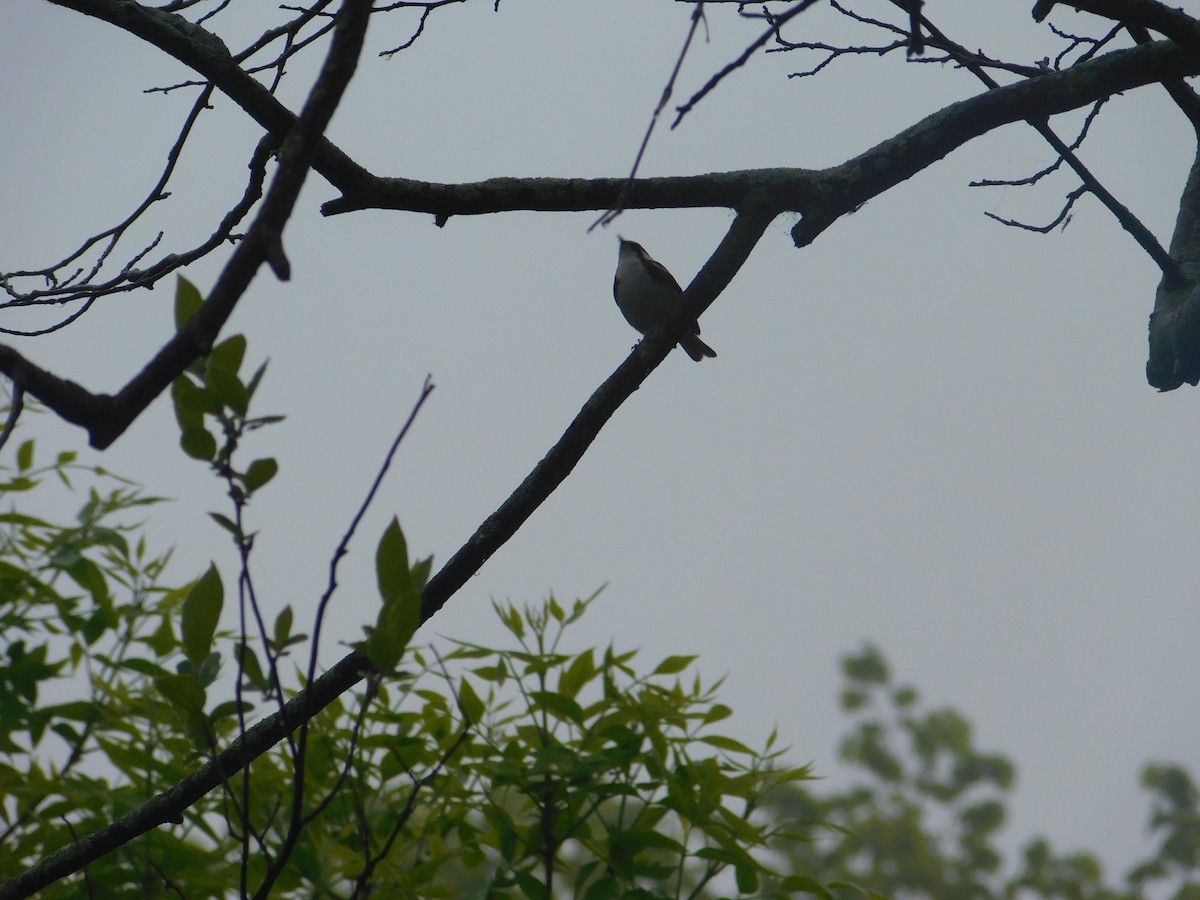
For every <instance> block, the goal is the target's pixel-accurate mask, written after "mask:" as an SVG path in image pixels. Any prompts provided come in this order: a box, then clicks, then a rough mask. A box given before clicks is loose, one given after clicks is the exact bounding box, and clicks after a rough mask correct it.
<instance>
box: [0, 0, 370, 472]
mask: <svg viewBox="0 0 1200 900" xmlns="http://www.w3.org/2000/svg"><path fill="white" fill-rule="evenodd" d="M134 5H136V4H134ZM360 8H361V9H362V10H364V11H363V12H362V13H361V19H360V16H359V14H358V11H359V9H360ZM369 14H370V2H369V0H347V2H346V5H345V6H344V7H343V12H342V13H341V14H340V15H342V16H343V17H345V18H344V21H343V22H341V23H340V24H339V27H338V29H337V30H336V31H335V33H334V39H333V43H332V45H331V46H330V50H329V56H328V57H327V58H326V61H325V65H324V67H323V68H322V70H321V73H320V75H319V76H318V78H317V80H316V82H315V83H314V84H313V89H312V92H311V93H310V94H309V97H308V100H307V101H306V102H305V106H304V111H303V112H302V113H301V116H300V118H299V119H298V120H297V121H296V124H295V127H294V128H293V129H292V130H291V132H290V133H289V134H288V136H287V138H286V139H285V140H284V141H283V144H282V146H281V148H280V150H279V169H278V171H277V172H276V174H275V178H274V180H273V181H272V183H271V187H270V189H269V190H268V191H267V196H266V199H265V200H264V201H263V205H262V208H261V209H260V210H259V212H258V215H257V216H256V217H255V220H254V223H253V225H251V226H250V230H249V231H248V232H247V233H246V237H245V239H244V240H243V241H242V242H241V243H240V244H239V245H238V247H237V249H236V250H234V252H233V255H232V256H231V257H230V259H229V262H228V263H227V264H226V265H225V268H224V269H223V270H222V272H221V276H220V277H219V278H218V279H217V283H216V284H215V285H214V286H213V289H212V291H211V292H210V293H209V296H208V299H207V300H206V301H205V303H204V306H203V307H202V308H201V310H200V312H198V313H197V314H196V315H195V316H194V317H193V318H192V319H191V321H189V322H188V323H187V324H186V325H185V326H184V327H183V328H182V329H180V330H179V332H177V333H176V335H175V336H174V337H173V338H171V340H169V341H168V342H167V343H166V344H165V345H164V346H163V347H162V349H161V350H159V351H158V353H157V354H155V356H154V358H153V359H151V360H150V362H149V363H148V364H147V365H146V367H145V368H144V369H142V371H141V372H139V373H138V374H137V375H135V376H134V377H133V378H132V379H131V380H130V381H129V383H128V384H126V385H125V387H124V388H122V389H121V391H120V392H119V393H117V394H116V395H110V394H92V393H91V392H89V391H87V390H86V389H85V388H83V387H81V386H80V385H78V384H76V383H74V382H73V381H69V380H67V379H65V378H60V377H59V376H57V375H54V374H53V373H51V372H48V371H46V370H44V369H41V368H40V367H38V366H36V365H34V364H33V363H32V362H30V361H29V360H27V359H25V358H24V357H23V356H22V355H21V354H20V353H18V352H17V351H16V350H14V349H12V348H11V347H6V346H3V345H0V372H3V373H4V374H5V375H7V376H8V377H10V378H12V379H13V380H14V381H16V382H18V383H19V384H21V385H22V386H23V387H24V388H25V390H27V391H28V392H29V393H31V394H33V395H34V396H36V397H37V398H38V399H40V400H41V401H42V402H43V403H45V404H46V405H47V406H49V407H50V408H51V409H53V410H54V411H55V412H56V413H58V415H59V416H60V417H62V418H63V419H65V420H66V421H68V422H72V423H74V424H76V425H80V426H82V427H83V428H85V429H87V431H88V439H89V442H90V443H91V445H92V446H93V447H97V448H101V449H102V448H104V447H107V446H109V445H110V444H111V443H112V442H113V441H115V440H116V439H117V438H118V437H120V435H121V434H122V433H123V432H124V431H125V429H126V428H128V427H129V425H130V423H132V422H133V420H134V419H136V418H137V417H138V416H139V415H140V414H141V412H142V410H144V409H145V408H146V407H147V406H149V405H150V403H151V402H152V401H153V400H154V399H155V398H156V397H157V396H158V395H159V394H161V393H162V392H163V391H164V390H165V389H166V388H167V387H168V386H169V385H170V384H171V382H172V381H174V380H175V378H177V377H178V376H179V375H180V374H181V373H182V372H183V370H184V369H185V368H187V366H188V365H189V364H190V363H191V362H192V361H193V360H195V359H197V358H199V357H201V356H204V355H205V354H207V353H208V352H209V350H211V349H212V345H213V343H214V341H215V340H216V337H217V335H218V334H219V333H220V331H221V328H222V327H223V326H224V324H225V322H226V320H228V318H229V316H230V315H231V314H232V313H233V310H234V307H235V306H236V305H237V303H238V301H239V300H240V299H241V298H242V295H243V294H244V293H245V291H246V289H247V288H248V287H249V286H250V282H251V281H252V280H253V278H254V276H255V275H256V274H257V272H258V269H259V267H260V266H261V265H262V264H263V263H264V262H266V263H268V264H270V265H271V267H272V269H274V270H275V273H276V274H277V275H278V276H279V277H280V278H281V279H284V280H286V279H287V277H288V264H287V259H286V256H285V255H284V253H283V229H284V226H285V225H286V223H287V220H288V218H289V217H290V216H291V214H292V210H293V208H294V207H295V204H296V198H297V197H298V196H299V194H300V188H301V187H302V186H303V184H304V180H305V178H306V177H307V175H308V171H309V169H310V167H311V165H312V163H313V158H314V155H315V154H316V153H317V152H318V144H319V142H320V141H321V135H322V134H323V133H324V130H325V128H326V127H327V126H328V124H329V121H330V119H331V118H332V117H333V112H334V110H335V109H336V108H337V105H338V103H339V101H340V100H341V98H342V94H343V93H344V92H345V89H346V85H348V84H349V82H350V78H351V77H352V76H353V74H354V69H355V66H356V65H357V62H358V56H359V53H360V52H361V49H362V41H363V35H364V34H365V29H366V17H367V16H369ZM181 21H182V20H181ZM352 25H353V26H354V27H353V28H352V27H351V26H352Z"/></svg>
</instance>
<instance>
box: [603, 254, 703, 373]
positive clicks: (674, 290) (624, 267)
mask: <svg viewBox="0 0 1200 900" xmlns="http://www.w3.org/2000/svg"><path fill="white" fill-rule="evenodd" d="M617 239H618V240H619V241H620V242H621V248H620V253H619V254H618V256H617V277H616V278H615V279H613V297H614V298H615V299H616V301H617V308H618V309H620V310H621V314H622V315H623V316H625V321H626V322H628V323H629V324H630V325H632V326H633V327H634V328H636V329H637V330H638V331H640V332H641V333H642V334H645V333H646V332H647V331H650V329H652V328H655V327H656V326H658V325H661V324H662V323H663V322H665V321H667V320H668V319H669V318H671V316H672V315H674V314H675V312H676V311H677V310H678V309H679V305H680V304H681V303H682V302H683V289H682V288H681V287H680V286H679V282H677V281H676V280H675V279H674V277H672V275H671V273H670V272H668V271H667V270H666V268H665V267H664V266H663V264H662V263H660V262H658V261H656V260H655V259H654V258H653V257H651V256H650V254H649V253H647V252H646V251H645V249H644V248H643V247H642V245H641V244H637V243H634V242H633V241H627V240H625V239H624V238H623V237H620V235H618V236H617ZM679 346H680V347H682V348H683V349H684V350H685V351H686V352H687V355H688V356H690V357H691V358H692V359H694V360H695V361H696V362H700V360H702V359H704V357H706V356H716V355H717V351H716V350H714V349H713V348H712V347H710V346H708V344H706V343H704V341H702V340H700V323H699V322H693V323H692V325H691V328H690V330H689V332H688V333H687V334H685V335H684V336H683V337H681V338H680V339H679Z"/></svg>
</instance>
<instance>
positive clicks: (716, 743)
mask: <svg viewBox="0 0 1200 900" xmlns="http://www.w3.org/2000/svg"><path fill="white" fill-rule="evenodd" d="M700 740H701V741H703V742H704V743H706V744H708V745H709V746H710V747H716V748H717V749H718V750H728V751H729V752H730V753H745V754H747V755H749V756H753V755H754V751H753V750H751V749H750V748H749V747H747V746H746V745H745V744H743V743H742V742H741V741H735V740H734V739H733V738H731V737H722V736H721V735H719V734H712V735H708V736H707V737H702V738H700Z"/></svg>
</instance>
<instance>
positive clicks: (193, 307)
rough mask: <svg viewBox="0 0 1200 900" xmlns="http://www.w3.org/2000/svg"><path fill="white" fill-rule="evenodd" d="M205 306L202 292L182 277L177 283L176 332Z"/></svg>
mask: <svg viewBox="0 0 1200 900" xmlns="http://www.w3.org/2000/svg"><path fill="white" fill-rule="evenodd" d="M203 306H204V298H203V297H201V296H200V291H199V290H197V289H196V286H195V285H194V284H192V283H191V282H190V281H188V280H187V279H186V278H184V277H183V276H182V275H181V276H180V277H179V279H178V280H177V281H176V282H175V330H176V331H178V330H179V329H181V328H183V326H184V325H186V324H187V323H188V320H190V319H191V318H192V316H194V315H196V313H198V312H200V310H201V308H202V307H203Z"/></svg>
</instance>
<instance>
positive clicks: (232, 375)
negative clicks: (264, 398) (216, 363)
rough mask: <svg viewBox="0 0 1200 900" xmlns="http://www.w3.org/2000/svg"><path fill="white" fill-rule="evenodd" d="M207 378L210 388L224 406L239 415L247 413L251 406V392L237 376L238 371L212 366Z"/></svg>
mask: <svg viewBox="0 0 1200 900" xmlns="http://www.w3.org/2000/svg"><path fill="white" fill-rule="evenodd" d="M206 378H207V381H208V386H209V388H210V389H211V390H212V392H213V394H214V395H215V396H216V398H217V399H218V401H220V403H221V406H222V407H224V408H226V409H231V410H233V412H234V413H236V414H237V415H239V416H244V415H245V414H246V410H247V408H248V407H249V406H250V392H249V391H247V390H246V386H245V385H244V384H242V380H241V379H240V378H238V377H237V373H236V372H229V371H227V370H225V369H220V368H210V369H209V370H208V371H207V372H206Z"/></svg>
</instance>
